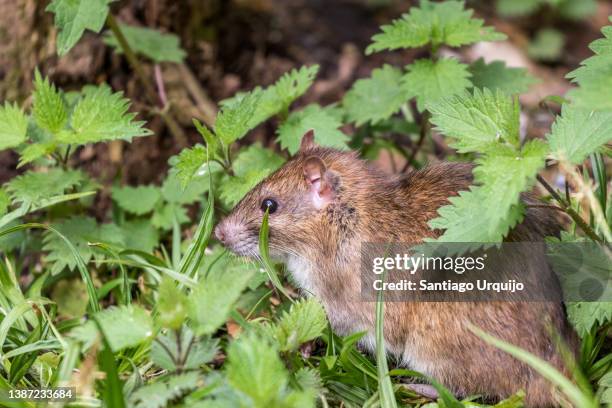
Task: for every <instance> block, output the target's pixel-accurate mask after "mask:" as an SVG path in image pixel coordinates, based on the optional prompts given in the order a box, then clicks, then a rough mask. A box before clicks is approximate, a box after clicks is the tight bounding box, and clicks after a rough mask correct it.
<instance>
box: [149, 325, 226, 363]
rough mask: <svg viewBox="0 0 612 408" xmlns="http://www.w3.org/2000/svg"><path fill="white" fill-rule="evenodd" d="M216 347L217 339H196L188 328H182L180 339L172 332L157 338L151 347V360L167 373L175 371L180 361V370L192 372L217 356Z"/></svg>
mask: <svg viewBox="0 0 612 408" xmlns="http://www.w3.org/2000/svg"><path fill="white" fill-rule="evenodd" d="M179 341H180V345H179V344H178V342H179ZM218 345H219V340H218V339H211V338H210V337H202V338H197V337H195V336H194V334H193V332H192V331H191V330H190V329H189V327H187V326H182V328H181V336H180V337H179V336H176V333H172V332H169V333H168V334H160V335H158V336H157V339H156V341H155V342H153V344H152V345H151V360H153V362H154V363H155V364H157V365H158V366H160V367H161V368H163V369H165V370H168V371H175V370H177V368H179V367H177V365H176V362H181V361H182V362H184V363H183V364H182V367H180V368H181V369H183V370H193V369H197V368H198V367H200V366H201V365H202V364H206V363H208V362H209V361H211V360H212V359H213V358H214V357H215V355H216V354H217V351H218ZM168 351H169V352H170V354H171V356H170V355H169V354H168Z"/></svg>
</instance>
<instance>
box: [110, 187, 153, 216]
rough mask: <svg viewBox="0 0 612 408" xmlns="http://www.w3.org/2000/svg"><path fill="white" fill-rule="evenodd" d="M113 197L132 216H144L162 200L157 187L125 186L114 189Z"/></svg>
mask: <svg viewBox="0 0 612 408" xmlns="http://www.w3.org/2000/svg"><path fill="white" fill-rule="evenodd" d="M111 196H112V197H113V200H114V201H115V202H116V203H117V205H118V206H119V207H121V208H122V209H123V210H125V211H127V212H129V213H132V214H136V215H143V214H146V213H149V212H151V211H153V209H154V208H155V206H156V205H157V203H158V202H159V200H160V199H161V192H160V190H159V187H155V186H138V187H130V186H125V187H113V188H112V190H111Z"/></svg>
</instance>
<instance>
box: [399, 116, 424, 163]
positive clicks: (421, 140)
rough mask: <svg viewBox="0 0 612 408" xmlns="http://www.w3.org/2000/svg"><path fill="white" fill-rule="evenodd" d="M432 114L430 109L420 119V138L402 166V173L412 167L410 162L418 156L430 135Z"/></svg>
mask: <svg viewBox="0 0 612 408" xmlns="http://www.w3.org/2000/svg"><path fill="white" fill-rule="evenodd" d="M430 116H431V115H430V113H429V112H428V111H425V112H423V114H422V115H421V119H420V120H419V122H420V125H421V131H420V132H419V140H418V141H417V144H416V146H415V147H414V149H413V150H412V154H411V155H410V157H409V158H408V160H407V161H406V164H405V165H404V167H402V171H401V172H402V173H404V172H406V170H408V168H410V164H412V162H413V161H414V159H415V158H416V156H417V154H418V153H419V151H420V150H421V147H422V146H423V142H424V141H425V138H426V137H427V135H429V133H430V131H431V124H430V123H429V118H430Z"/></svg>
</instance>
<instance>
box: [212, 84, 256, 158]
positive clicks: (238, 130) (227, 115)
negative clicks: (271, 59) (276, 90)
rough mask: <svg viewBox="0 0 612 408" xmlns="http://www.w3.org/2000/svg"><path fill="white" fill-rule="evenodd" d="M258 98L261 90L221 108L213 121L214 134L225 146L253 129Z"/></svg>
mask: <svg viewBox="0 0 612 408" xmlns="http://www.w3.org/2000/svg"><path fill="white" fill-rule="evenodd" d="M260 98H261V90H254V91H251V92H248V93H247V94H245V95H244V96H243V97H242V98H240V99H239V100H238V101H236V102H235V103H232V104H230V105H225V106H224V107H222V108H221V111H220V112H219V114H218V115H217V119H216V121H215V134H216V135H217V136H218V137H219V138H220V139H221V141H222V142H223V143H224V144H225V145H226V146H229V145H230V144H231V143H233V142H235V141H236V140H238V139H240V138H242V137H244V136H245V135H246V134H247V132H248V131H249V130H251V129H252V128H253V124H254V122H253V121H252V120H253V117H254V116H255V113H256V111H257V106H258V104H259V100H260Z"/></svg>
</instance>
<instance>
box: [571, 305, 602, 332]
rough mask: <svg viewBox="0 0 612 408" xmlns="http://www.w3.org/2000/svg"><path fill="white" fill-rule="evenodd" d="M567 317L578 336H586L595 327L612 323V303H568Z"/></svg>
mask: <svg viewBox="0 0 612 408" xmlns="http://www.w3.org/2000/svg"><path fill="white" fill-rule="evenodd" d="M567 317H568V319H569V321H570V322H571V323H572V325H573V326H574V328H575V329H576V331H577V332H578V334H580V335H581V336H585V335H586V334H587V333H589V332H590V331H591V329H592V328H593V327H594V326H595V325H603V324H604V323H607V322H610V321H612V302H567Z"/></svg>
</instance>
